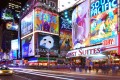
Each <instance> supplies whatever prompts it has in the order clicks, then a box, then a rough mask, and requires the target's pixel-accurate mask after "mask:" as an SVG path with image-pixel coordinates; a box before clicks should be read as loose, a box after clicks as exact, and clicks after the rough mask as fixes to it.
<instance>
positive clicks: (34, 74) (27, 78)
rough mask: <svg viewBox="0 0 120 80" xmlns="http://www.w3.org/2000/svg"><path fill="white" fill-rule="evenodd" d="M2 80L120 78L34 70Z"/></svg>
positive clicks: (100, 79) (104, 79)
mask: <svg viewBox="0 0 120 80" xmlns="http://www.w3.org/2000/svg"><path fill="white" fill-rule="evenodd" d="M0 80H120V77H110V76H94V75H93V76H91V75H79V76H78V75H72V74H70V75H69V74H58V73H50V72H49V73H47V72H41V71H34V70H24V69H23V70H22V69H21V70H15V73H14V75H12V76H0Z"/></svg>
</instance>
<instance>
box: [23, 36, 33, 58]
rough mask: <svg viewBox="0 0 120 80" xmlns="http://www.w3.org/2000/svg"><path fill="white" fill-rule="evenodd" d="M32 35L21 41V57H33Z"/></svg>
mask: <svg viewBox="0 0 120 80" xmlns="http://www.w3.org/2000/svg"><path fill="white" fill-rule="evenodd" d="M33 41H34V39H33V35H30V36H28V37H26V38H24V39H22V57H29V56H34V44H33Z"/></svg>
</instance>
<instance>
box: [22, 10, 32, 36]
mask: <svg viewBox="0 0 120 80" xmlns="http://www.w3.org/2000/svg"><path fill="white" fill-rule="evenodd" d="M33 21H34V15H33V11H32V12H30V13H29V14H28V15H26V16H25V17H24V18H23V19H22V20H21V36H25V35H27V34H29V33H31V32H33Z"/></svg>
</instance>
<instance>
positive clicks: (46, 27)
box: [34, 8, 59, 34]
mask: <svg viewBox="0 0 120 80" xmlns="http://www.w3.org/2000/svg"><path fill="white" fill-rule="evenodd" d="M34 29H35V30H41V31H45V32H50V33H55V34H59V17H58V14H56V13H53V12H49V11H46V10H43V9H41V8H36V9H35V24H34Z"/></svg>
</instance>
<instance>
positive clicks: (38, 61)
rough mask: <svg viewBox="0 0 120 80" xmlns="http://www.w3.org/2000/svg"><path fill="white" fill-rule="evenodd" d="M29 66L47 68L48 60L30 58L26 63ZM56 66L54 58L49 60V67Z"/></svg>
mask: <svg viewBox="0 0 120 80" xmlns="http://www.w3.org/2000/svg"><path fill="white" fill-rule="evenodd" d="M28 64H29V66H48V58H45V57H41V58H30V59H29V61H28ZM56 64H57V61H56V58H50V59H49V65H50V66H54V65H56Z"/></svg>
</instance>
